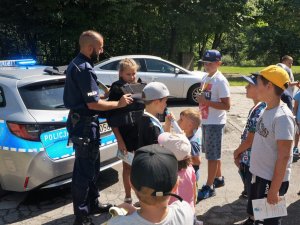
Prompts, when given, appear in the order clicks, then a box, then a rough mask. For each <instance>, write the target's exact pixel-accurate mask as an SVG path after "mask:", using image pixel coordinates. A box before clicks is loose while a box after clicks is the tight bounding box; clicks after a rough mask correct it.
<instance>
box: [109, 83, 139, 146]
mask: <svg viewBox="0 0 300 225" xmlns="http://www.w3.org/2000/svg"><path fill="white" fill-rule="evenodd" d="M126 84H127V83H126V82H125V81H124V80H123V79H122V78H120V79H119V80H118V81H116V82H114V83H113V84H112V85H111V88H110V91H109V97H108V101H118V100H120V98H121V97H122V96H123V95H124V92H123V90H122V89H121V88H122V87H123V86H124V85H126ZM144 108H145V105H144V102H143V101H141V100H137V99H135V100H134V101H133V103H132V104H130V105H127V106H126V107H124V108H120V109H114V110H111V111H109V113H108V114H107V122H108V124H109V125H110V126H111V127H118V128H119V132H120V134H121V136H122V138H123V140H124V143H125V146H126V148H127V150H128V151H129V152H132V151H135V150H137V149H138V142H137V139H138V127H137V123H138V121H139V120H140V118H141V116H142V115H143V113H144Z"/></svg>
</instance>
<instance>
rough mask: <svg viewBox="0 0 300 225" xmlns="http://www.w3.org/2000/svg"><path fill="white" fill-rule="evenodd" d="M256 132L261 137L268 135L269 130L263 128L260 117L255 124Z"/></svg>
mask: <svg viewBox="0 0 300 225" xmlns="http://www.w3.org/2000/svg"><path fill="white" fill-rule="evenodd" d="M256 132H257V133H259V134H260V135H261V136H263V137H268V134H269V131H268V129H267V128H265V125H264V122H263V120H262V119H260V120H259V121H258V123H257V126H256Z"/></svg>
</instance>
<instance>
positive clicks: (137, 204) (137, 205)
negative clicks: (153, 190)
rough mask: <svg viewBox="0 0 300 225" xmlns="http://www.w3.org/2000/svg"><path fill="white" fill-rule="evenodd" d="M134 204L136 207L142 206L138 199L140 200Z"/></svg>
mask: <svg viewBox="0 0 300 225" xmlns="http://www.w3.org/2000/svg"><path fill="white" fill-rule="evenodd" d="M133 206H134V207H136V208H140V207H141V204H140V202H139V201H138V202H136V203H134V204H133Z"/></svg>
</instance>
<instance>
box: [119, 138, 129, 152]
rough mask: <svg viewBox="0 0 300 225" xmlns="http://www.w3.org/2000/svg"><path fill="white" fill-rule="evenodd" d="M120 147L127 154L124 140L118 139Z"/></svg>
mask: <svg viewBox="0 0 300 225" xmlns="http://www.w3.org/2000/svg"><path fill="white" fill-rule="evenodd" d="M118 149H120V150H121V151H122V152H124V154H127V148H126V145H125V143H124V141H123V140H122V141H118Z"/></svg>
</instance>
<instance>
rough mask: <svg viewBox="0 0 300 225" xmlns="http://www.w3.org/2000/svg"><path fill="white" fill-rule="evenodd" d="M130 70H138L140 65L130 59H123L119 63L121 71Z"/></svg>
mask: <svg viewBox="0 0 300 225" xmlns="http://www.w3.org/2000/svg"><path fill="white" fill-rule="evenodd" d="M128 68H129V69H132V70H138V69H139V65H138V64H137V63H136V62H135V61H134V60H133V59H130V58H125V59H122V60H121V61H120V63H119V71H120V72H122V71H124V70H126V69H128Z"/></svg>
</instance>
